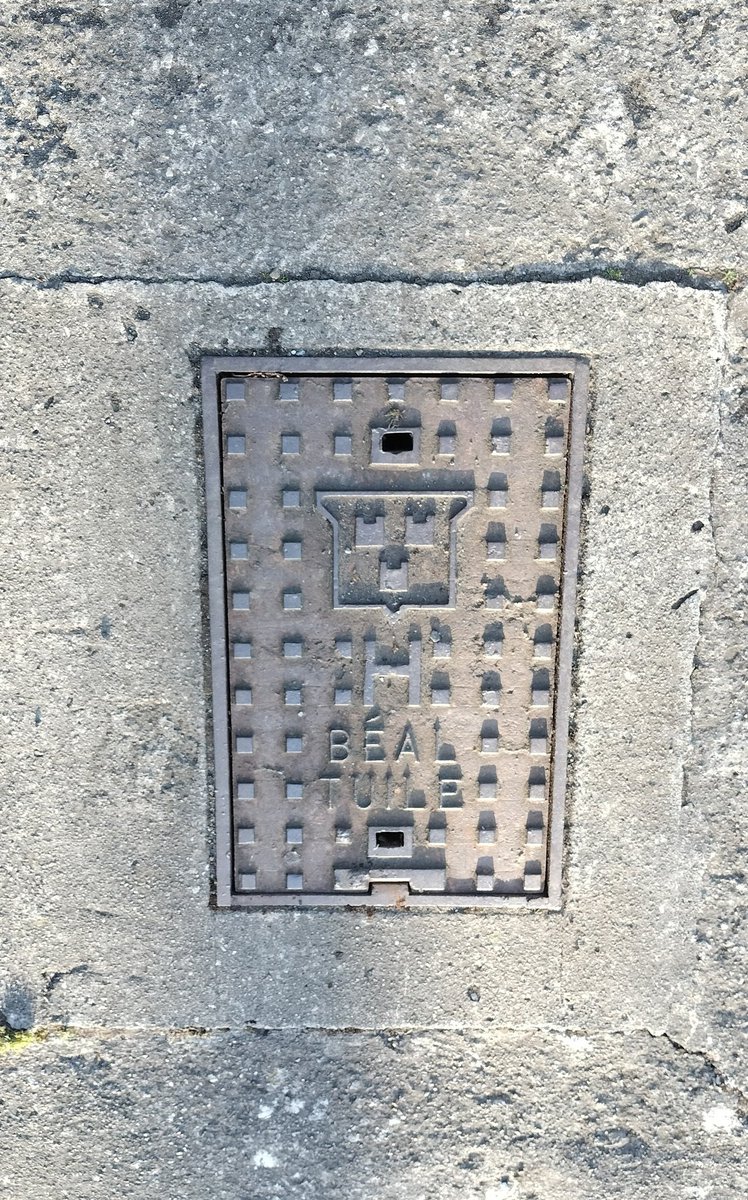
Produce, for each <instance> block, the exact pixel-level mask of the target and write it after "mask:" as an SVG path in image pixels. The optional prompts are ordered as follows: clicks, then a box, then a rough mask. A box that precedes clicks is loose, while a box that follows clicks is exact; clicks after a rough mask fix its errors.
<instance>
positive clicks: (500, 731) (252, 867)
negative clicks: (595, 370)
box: [203, 357, 586, 907]
mask: <svg viewBox="0 0 748 1200" xmlns="http://www.w3.org/2000/svg"><path fill="white" fill-rule="evenodd" d="M203 389H204V423H205V445H206V468H207V469H206V477H207V505H208V541H209V561H210V598H211V645H212V657H213V662H212V669H213V688H214V694H213V704H214V714H213V717H214V737H215V766H216V793H217V899H218V903H219V905H224V906H225V905H237V906H255V905H263V906H265V905H279V904H280V905H289V904H291V905H303V904H337V905H340V904H383V905H390V904H397V905H424V904H426V905H435V904H438V905H449V906H466V905H467V906H486V905H493V906H501V905H510V906H518V905H519V906H530V907H547V906H549V905H550V906H557V905H558V903H559V899H560V882H561V854H562V842H563V802H564V792H565V765H566V754H567V736H568V711H569V692H570V672H571V649H572V639H573V628H574V612H573V609H574V598H575V583H576V570H577V557H578V540H579V506H580V497H581V460H582V449H583V440H584V420H585V400H586V396H585V392H586V369H585V366H584V364H583V363H581V362H579V361H578V360H575V359H543V360H528V359H523V360H509V359H506V358H500V357H496V358H490V359H486V358H483V359H475V360H473V359H448V360H436V359H411V358H397V359H377V358H370V359H354V360H343V359H327V360H320V359H307V358H302V357H299V358H289V359H258V358H249V359H244V360H237V359H224V360H222V359H220V358H213V359H209V360H206V362H205V364H204V372H203Z"/></svg>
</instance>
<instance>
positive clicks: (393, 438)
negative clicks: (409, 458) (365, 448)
mask: <svg viewBox="0 0 748 1200" xmlns="http://www.w3.org/2000/svg"><path fill="white" fill-rule="evenodd" d="M412 449H413V434H412V433H408V432H407V431H406V430H400V431H395V432H393V433H383V434H382V451H383V453H384V454H409V453H410V451H411V450H412Z"/></svg>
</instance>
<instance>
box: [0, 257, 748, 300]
mask: <svg viewBox="0 0 748 1200" xmlns="http://www.w3.org/2000/svg"><path fill="white" fill-rule="evenodd" d="M592 279H603V280H605V281H606V282H608V283H618V284H621V285H623V286H630V287H647V286H648V285H649V284H651V283H673V284H675V285H676V286H677V287H680V288H684V289H686V290H690V291H706V292H718V293H722V294H727V295H730V294H735V292H737V291H740V290H742V289H743V287H744V286H745V284H744V280H743V279H742V278H741V277H739V276H738V274H737V273H736V272H735V271H733V270H732V269H731V268H724V269H722V270H721V271H712V272H708V271H700V270H698V269H692V270H689V269H687V268H684V267H678V266H675V265H671V264H669V263H662V262H654V263H621V262H620V261H619V262H609V263H589V262H588V263H585V262H580V263H578V264H574V265H555V264H553V263H550V264H546V265H544V264H527V265H518V266H514V267H508V268H506V269H504V270H496V271H484V272H472V273H470V274H459V273H456V272H438V273H436V272H435V273H432V274H424V275H418V274H415V273H411V272H407V271H402V272H401V271H371V272H356V271H350V272H346V271H340V272H335V271H326V270H323V269H321V268H320V269H316V268H310V269H308V270H306V271H300V272H298V273H294V274H291V273H287V272H285V271H280V270H278V271H275V270H274V271H272V272H267V271H264V272H258V273H256V274H248V275H232V274H226V275H218V274H217V275H203V276H192V275H179V274H175V275H136V274H131V275H125V274H112V275H105V274H100V275H99V274H90V275H81V274H77V273H75V274H74V273H70V272H61V273H59V274H57V275H50V276H47V277H44V276H33V275H23V274H20V273H17V272H14V271H0V281H5V282H10V283H17V284H28V285H31V286H33V287H36V288H38V289H39V290H40V291H55V290H57V289H59V288H62V287H68V286H85V287H97V286H102V285H104V284H127V283H133V284H139V285H142V286H146V287H165V286H169V285H179V284H183V285H188V286H193V287H204V286H213V287H216V286H217V287H223V288H227V289H229V290H232V289H242V288H255V287H266V286H279V285H284V284H286V285H287V284H295V283H323V284H328V283H337V284H341V285H346V286H348V285H356V284H402V285H409V286H414V287H423V288H429V287H438V286H452V287H458V288H469V287H473V286H479V287H516V286H517V285H519V284H528V283H542V284H563V283H584V282H590V281H591V280H592Z"/></svg>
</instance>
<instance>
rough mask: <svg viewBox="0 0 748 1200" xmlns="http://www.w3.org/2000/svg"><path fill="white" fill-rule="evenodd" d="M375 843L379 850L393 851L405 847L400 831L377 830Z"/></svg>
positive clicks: (403, 836) (402, 834) (403, 837)
mask: <svg viewBox="0 0 748 1200" xmlns="http://www.w3.org/2000/svg"><path fill="white" fill-rule="evenodd" d="M376 842H377V847H378V848H379V849H381V850H395V849H397V847H398V846H404V845H405V834H404V833H403V831H402V829H378V830H377V834H376Z"/></svg>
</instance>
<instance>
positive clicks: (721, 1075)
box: [0, 1022, 748, 1122]
mask: <svg viewBox="0 0 748 1200" xmlns="http://www.w3.org/2000/svg"><path fill="white" fill-rule="evenodd" d="M538 1033H540V1034H542V1035H543V1036H547V1037H550V1038H554V1039H561V1040H566V1039H570V1038H584V1039H586V1040H589V1041H592V1042H595V1041H597V1042H604V1041H606V1040H609V1039H611V1038H627V1039H630V1038H635V1037H641V1036H646V1037H648V1038H651V1039H652V1040H653V1041H655V1042H658V1041H664V1042H666V1043H667V1044H668V1045H669V1046H670V1047H671V1049H672V1050H673V1051H675V1052H676V1054H677V1055H678V1056H681V1055H684V1056H686V1057H688V1058H690V1059H693V1060H695V1061H696V1062H699V1063H701V1065H702V1066H703V1067H704V1068H706V1069H707V1070H709V1071H710V1072H712V1074H713V1075H714V1077H715V1080H714V1081H715V1083H716V1085H717V1087H719V1088H720V1089H721V1090H722V1091H724V1092H725V1093H726V1094H727V1095H729V1096H731V1097H733V1098H734V1099H735V1101H736V1103H737V1105H738V1108H739V1109H740V1114H741V1117H742V1118H743V1119H744V1120H745V1121H746V1122H748V1093H747V1092H745V1091H744V1090H743V1089H742V1088H741V1087H740V1086H739V1085H738V1084H737V1083H735V1082H734V1081H733V1080H731V1079H730V1078H729V1077H728V1074H727V1071H726V1069H725V1068H724V1067H723V1066H721V1065H720V1064H719V1063H718V1062H717V1061H715V1059H714V1058H712V1057H711V1055H710V1054H709V1053H708V1052H707V1051H706V1050H699V1049H696V1048H692V1047H689V1046H685V1045H684V1044H683V1043H682V1042H680V1041H678V1039H677V1038H676V1037H674V1036H673V1035H672V1034H670V1033H668V1032H667V1031H666V1030H656V1029H649V1028H647V1027H646V1026H637V1027H633V1028H631V1029H599V1030H589V1029H586V1028H584V1027H576V1026H561V1025H501V1026H498V1027H493V1026H492V1027H491V1028H481V1027H476V1026H465V1025H390V1026H374V1025H370V1026H367V1025H259V1024H253V1023H251V1022H249V1023H245V1024H243V1025H215V1026H197V1025H187V1026H172V1025H111V1026H109V1025H69V1024H64V1023H58V1022H52V1023H50V1024H49V1025H34V1026H32V1027H31V1028H29V1029H19V1030H14V1029H10V1028H8V1027H7V1026H2V1027H0V1062H2V1058H3V1055H5V1054H18V1053H21V1052H23V1051H25V1050H29V1049H31V1048H32V1047H34V1046H38V1045H43V1044H45V1043H47V1042H50V1041H53V1040H54V1039H58V1040H63V1041H70V1042H75V1041H77V1042H92V1041H97V1040H100V1041H107V1040H113V1039H116V1038H122V1039H128V1040H137V1039H141V1040H142V1039H146V1038H159V1037H163V1038H167V1039H172V1040H174V1041H191V1040H197V1039H201V1038H206V1039H208V1038H219V1037H225V1036H229V1037H237V1036H242V1035H245V1036H246V1035H249V1036H256V1037H267V1036H270V1035H272V1034H298V1035H300V1036H305V1035H313V1034H317V1035H318V1036H319V1037H322V1038H334V1037H358V1036H366V1037H372V1038H381V1039H382V1040H384V1041H387V1039H395V1038H408V1037H422V1036H424V1035H428V1034H432V1035H433V1034H452V1035H457V1036H458V1037H463V1038H478V1039H481V1038H483V1039H484V1040H489V1041H490V1040H494V1039H497V1038H501V1036H502V1035H505V1034H509V1035H516V1036H517V1037H530V1036H532V1035H533V1034H538Z"/></svg>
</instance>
